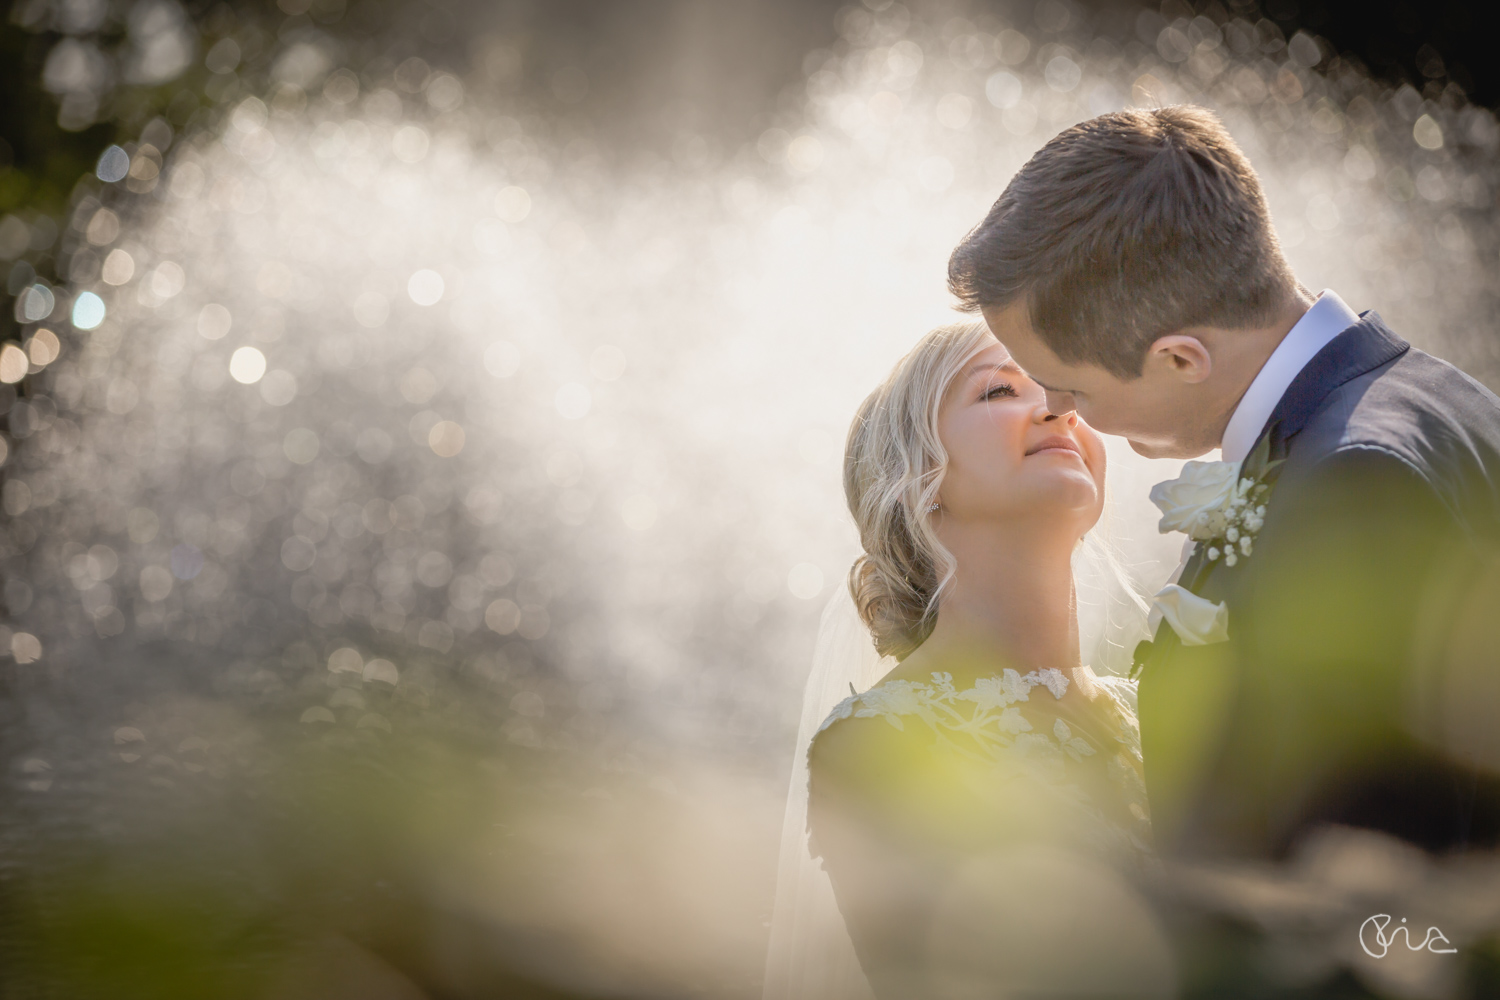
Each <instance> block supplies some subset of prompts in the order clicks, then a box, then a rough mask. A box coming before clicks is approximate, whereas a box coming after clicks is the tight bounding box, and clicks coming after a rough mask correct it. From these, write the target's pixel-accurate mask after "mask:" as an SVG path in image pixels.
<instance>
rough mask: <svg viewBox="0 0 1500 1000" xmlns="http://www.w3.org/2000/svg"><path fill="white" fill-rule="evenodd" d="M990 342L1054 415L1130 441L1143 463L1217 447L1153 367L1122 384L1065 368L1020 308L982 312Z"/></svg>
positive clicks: (1093, 369) (1104, 374) (1177, 389)
mask: <svg viewBox="0 0 1500 1000" xmlns="http://www.w3.org/2000/svg"><path fill="white" fill-rule="evenodd" d="M984 318H985V322H987V323H988V324H989V327H990V331H991V332H993V333H994V335H995V339H996V340H999V341H1000V343H1002V344H1004V345H1005V347H1006V349H1007V350H1009V351H1010V355H1011V357H1012V358H1014V359H1015V361H1016V363H1017V364H1018V365H1020V366H1021V368H1022V369H1023V370H1024V371H1025V372H1026V374H1027V375H1028V376H1030V377H1031V379H1032V381H1034V382H1036V383H1037V384H1038V385H1040V386H1041V387H1042V388H1043V389H1044V390H1045V391H1046V393H1047V407H1048V409H1050V410H1051V411H1052V412H1053V413H1058V414H1063V413H1071V412H1074V411H1077V413H1078V415H1079V416H1081V417H1082V418H1083V419H1084V420H1085V421H1087V422H1088V424H1089V425H1090V426H1092V427H1093V428H1094V429H1095V430H1098V431H1100V432H1102V433H1104V434H1115V435H1118V436H1120V437H1123V438H1125V439H1126V440H1128V441H1129V442H1130V447H1131V448H1133V449H1134V450H1135V451H1136V453H1137V454H1141V455H1145V456H1146V457H1147V458H1193V457H1196V456H1198V455H1201V454H1203V453H1204V452H1206V451H1209V450H1211V449H1213V448H1216V447H1218V441H1217V440H1212V439H1211V438H1212V433H1211V432H1209V431H1208V430H1207V428H1205V427H1204V426H1202V425H1203V421H1202V420H1201V419H1195V418H1194V413H1195V406H1196V402H1195V400H1194V399H1192V398H1191V397H1190V395H1189V393H1187V392H1185V391H1184V388H1185V387H1184V385H1183V384H1182V383H1181V382H1180V381H1178V380H1177V379H1174V378H1172V377H1171V376H1170V374H1169V373H1164V372H1163V371H1162V370H1160V369H1158V368H1157V367H1155V366H1151V365H1147V366H1146V370H1145V371H1144V372H1143V373H1142V375H1141V377H1140V378H1135V379H1122V378H1120V377H1118V376H1116V375H1114V374H1113V373H1111V372H1108V371H1105V370H1104V369H1103V368H1099V367H1097V366H1094V365H1087V364H1083V365H1078V364H1069V363H1068V362H1065V361H1063V360H1062V359H1060V358H1059V357H1058V356H1057V355H1056V354H1054V353H1053V352H1052V348H1050V347H1048V346H1047V344H1046V343H1045V342H1044V341H1043V340H1042V339H1041V338H1040V337H1038V336H1037V334H1036V331H1035V330H1033V329H1032V326H1031V320H1030V318H1029V317H1028V315H1027V311H1026V306H1025V303H1016V304H1013V305H1009V306H1006V307H1004V308H988V309H985V310H984Z"/></svg>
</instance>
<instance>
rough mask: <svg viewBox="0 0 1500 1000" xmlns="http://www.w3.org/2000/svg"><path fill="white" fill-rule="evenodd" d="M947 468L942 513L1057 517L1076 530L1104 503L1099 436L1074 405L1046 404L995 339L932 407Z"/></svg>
mask: <svg viewBox="0 0 1500 1000" xmlns="http://www.w3.org/2000/svg"><path fill="white" fill-rule="evenodd" d="M938 437H939V438H940V439H941V440H942V442H943V447H944V448H946V449H947V451H948V468H947V471H946V472H945V473H944V475H943V483H942V486H941V487H940V488H939V491H938V499H939V502H940V503H941V504H942V509H943V517H944V518H945V519H950V518H952V519H960V520H973V521H986V520H990V521H992V520H1002V519H1004V520H1008V519H1014V518H1023V519H1027V520H1035V519H1036V518H1037V517H1038V516H1041V517H1043V518H1046V519H1049V520H1050V519H1051V518H1054V517H1055V518H1058V519H1059V520H1060V522H1061V523H1063V524H1067V525H1069V526H1071V527H1072V528H1073V529H1074V530H1076V532H1077V534H1078V536H1079V537H1082V535H1083V533H1084V532H1086V531H1088V529H1089V528H1091V527H1093V525H1094V522H1095V521H1097V520H1098V519H1099V513H1100V510H1101V509H1102V508H1103V503H1104V464H1105V462H1104V443H1103V442H1102V441H1101V440H1100V439H1099V435H1098V434H1096V433H1095V432H1094V430H1093V429H1092V428H1091V427H1089V426H1088V425H1087V424H1085V423H1084V422H1083V421H1082V420H1081V419H1080V418H1079V417H1078V414H1077V413H1067V414H1065V415H1062V416H1059V415H1057V414H1054V413H1051V412H1050V411H1049V410H1048V409H1047V400H1046V393H1045V392H1044V391H1043V389H1042V387H1041V386H1039V385H1037V384H1036V383H1035V382H1033V381H1031V379H1029V378H1027V376H1026V373H1025V372H1023V371H1021V369H1020V367H1018V366H1017V365H1016V363H1015V362H1014V361H1012V360H1011V358H1010V355H1009V354H1008V353H1007V352H1006V350H1005V348H1004V347H1002V346H1001V345H1000V344H994V345H993V346H991V347H988V348H986V349H985V350H983V351H981V352H980V353H979V354H977V355H975V356H974V358H973V359H972V360H970V361H969V363H968V364H966V365H965V366H964V368H963V371H962V372H960V373H959V376H958V378H956V379H954V380H953V383H952V384H951V385H950V386H949V387H948V391H947V392H946V393H945V394H944V396H943V401H942V404H941V406H940V407H939V410H938Z"/></svg>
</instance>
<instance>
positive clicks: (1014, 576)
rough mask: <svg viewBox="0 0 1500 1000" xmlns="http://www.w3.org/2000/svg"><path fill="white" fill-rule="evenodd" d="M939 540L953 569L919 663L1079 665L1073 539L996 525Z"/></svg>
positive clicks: (1025, 667)
mask: <svg viewBox="0 0 1500 1000" xmlns="http://www.w3.org/2000/svg"><path fill="white" fill-rule="evenodd" d="M1030 527H1033V528H1034V527H1035V526H1030ZM944 535H945V537H944V543H945V544H947V545H948V547H949V551H950V552H953V553H954V554H955V555H956V556H957V557H958V569H957V571H956V573H955V575H954V579H953V582H952V583H951V584H949V587H948V590H947V591H946V592H945V593H944V595H943V599H942V603H941V606H940V607H939V609H938V620H937V624H936V625H935V626H934V627H933V630H932V634H931V635H930V636H928V638H927V641H926V642H924V643H923V644H922V647H921V649H920V650H919V652H921V653H924V654H925V655H924V657H923V659H929V658H932V659H941V658H946V657H948V656H951V655H962V654H973V653H985V654H992V655H994V656H998V657H999V658H1000V659H1002V660H1004V661H1005V662H1006V664H1007V665H1009V666H1014V667H1015V668H1017V669H1018V670H1021V671H1022V672H1025V671H1027V670H1032V669H1038V668H1046V667H1057V668H1059V669H1062V670H1068V669H1070V668H1072V667H1076V666H1078V664H1079V649H1078V603H1077V597H1076V594H1075V591H1074V588H1073V565H1072V556H1073V547H1074V545H1075V544H1076V540H1075V539H1074V538H1072V537H1071V536H1069V535H1066V534H1059V533H1051V532H1045V531H1036V530H1028V527H1027V526H1015V527H1013V528H1009V529H1008V530H1007V529H1002V528H999V527H997V526H995V525H978V526H971V527H962V526H952V530H950V531H945V532H944ZM914 655H915V654H914ZM987 658H988V657H987Z"/></svg>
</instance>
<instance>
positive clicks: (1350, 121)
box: [0, 0, 1500, 998]
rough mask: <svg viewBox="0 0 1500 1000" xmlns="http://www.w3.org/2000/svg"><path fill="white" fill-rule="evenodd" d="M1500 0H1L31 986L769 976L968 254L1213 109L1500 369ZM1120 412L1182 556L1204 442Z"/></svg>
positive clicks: (690, 991) (3, 664)
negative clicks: (1068, 130)
mask: <svg viewBox="0 0 1500 1000" xmlns="http://www.w3.org/2000/svg"><path fill="white" fill-rule="evenodd" d="M1472 17H1473V15H1472V14H1471V13H1470V12H1469V10H1468V9H1467V7H1466V6H1464V5H1458V4H1448V5H1444V4H1435V5H1433V4H1429V5H1420V6H1418V5H1406V4H1403V3H1385V4H1374V5H1369V4H1363V5H1353V4H1348V5H1340V4H1337V3H1334V4H1320V3H1308V4H1299V3H1297V2H1294V0H1273V2H1271V3H1268V4H1266V5H1264V6H1262V5H1259V4H1256V3H1253V2H1249V0H1229V2H1218V0H1210V2H1208V3H1206V4H1197V5H1193V4H1189V3H1186V2H1183V0H1166V2H1164V3H1162V4H1161V5H1159V6H1156V5H1151V6H1139V5H1136V4H1133V3H1108V2H1099V3H1078V2H1073V0H1042V2H1040V3H1034V2H1031V0H1021V2H1015V3H1009V2H985V0H965V2H960V0H912V2H910V3H898V2H894V0H864V2H862V3H850V4H841V3H832V2H823V0H781V2H773V0H763V2H757V3H728V2H707V0H701V2H690V0H628V2H627V0H622V2H609V3H606V2H583V0H573V2H547V3H539V2H508V0H507V2H490V3H478V2H474V3H462V2H449V3H440V2H419V0H352V2H346V0H281V2H280V3H279V4H271V3H250V2H241V3H232V2H231V3H215V4H210V3H188V4H184V3H179V2H178V0H16V2H15V3H13V4H12V5H11V7H10V9H9V12H8V18H9V20H8V22H7V23H6V24H5V25H4V27H3V28H0V81H3V82H0V115H3V118H0V129H3V132H0V272H3V274H4V275H5V281H6V291H5V296H4V299H3V303H0V338H3V340H4V346H3V349H0V410H3V411H4V415H3V418H0V419H3V421H4V423H3V430H4V433H3V438H0V480H3V488H0V499H3V515H0V523H3V529H0V567H3V576H4V592H3V593H4V611H5V614H4V618H3V619H0V621H3V624H0V762H3V764H4V773H3V785H0V797H3V801H0V996H4V997H7V998H9V997H32V996H62V995H66V996H93V995H96V994H97V995H103V994H105V993H108V994H109V995H111V996H116V997H118V996H142V997H146V996H152V997H158V996H162V997H165V996H179V995H180V996H195V997H203V996H216V997H217V996H246V997H270V996H277V997H280V996H290V997H296V996H309V997H311V996H323V997H341V996H350V997H353V996H361V997H383V996H391V997H414V996H433V997H437V996H444V997H467V996H539V997H540V996H683V997H687V996H704V997H719V996H724V997H751V996H757V995H759V992H760V979H761V970H762V961H763V957H764V949H765V943H766V935H767V928H768V923H769V919H770V913H771V908H772V901H773V892H774V878H775V862H776V850H777V846H778V842H779V837H780V821H781V810H782V806H783V803H784V797H785V792H786V780H787V777H786V776H787V773H788V767H789V763H790V757H791V752H792V740H793V735H794V730H795V726H796V719H797V715H798V709H799V706H800V699H801V686H802V683H803V681H804V680H805V677H806V672H807V668H808V666H809V663H810V656H811V650H812V642H813V638H814V636H815V634H816V630H817V622H818V615H819V612H820V610H821V609H822V607H823V605H824V603H825V602H826V601H827V599H828V597H829V595H830V594H831V593H832V592H833V588H835V587H837V586H840V585H841V581H842V579H843V575H844V572H845V570H846V568H847V566H848V564H849V562H850V560H851V559H852V557H853V555H854V553H855V538H854V534H853V530H852V527H851V526H850V524H849V523H848V519H847V516H846V515H845V514H844V511H843V506H842V498H841V495H840V491H839V486H838V467H839V458H840V452H841V447H842V439H843V433H844V430H845V427H846V426H847V421H848V419H849V415H850V414H851V413H852V412H853V410H854V407H855V406H856V404H857V403H858V401H859V399H860V398H862V396H863V395H864V394H865V393H866V392H867V391H868V390H869V389H870V388H871V387H872V386H873V385H874V384H875V382H876V381H877V380H878V379H879V378H880V377H881V376H882V375H883V374H884V372H885V371H886V370H888V369H889V367H890V365H891V364H892V363H893V362H894V361H895V359H896V358H897V357H899V356H900V354H901V353H903V352H904V351H905V349H906V348H907V347H908V346H909V345H910V344H911V343H912V342H913V341H914V340H915V339H916V337H917V336H919V335H920V334H921V333H922V332H923V331H924V330H926V329H928V328H929V327H931V326H933V325H936V324H938V323H942V322H946V321H948V320H950V319H951V318H952V317H953V314H952V312H951V310H950V306H949V300H948V297H947V295H946V293H945V291H944V287H943V274H944V264H945V261H946V257H947V253H948V251H949V249H951V247H952V246H953V245H954V244H955V243H956V242H957V241H958V239H959V238H961V237H962V235H963V234H964V232H965V231H966V230H967V229H968V228H969V226H971V225H972V224H974V223H975V222H976V221H977V220H978V219H979V218H981V217H982V215H983V212H984V210H985V209H986V208H987V207H988V205H989V204H990V202H991V201H992V200H993V199H994V198H995V197H996V196H997V195H998V194H999V192H1000V190H1001V189H1002V188H1003V187H1004V185H1005V183H1006V181H1007V179H1008V178H1009V176H1010V175H1011V174H1012V173H1013V172H1014V171H1015V169H1016V168H1017V167H1019V166H1020V164H1021V163H1023V162H1024V161H1025V159H1026V158H1027V157H1028V156H1029V155H1030V154H1031V153H1032V152H1033V151H1034V150H1035V149H1036V148H1037V147H1039V146H1040V145H1041V144H1042V143H1043V142H1044V141H1046V139H1047V138H1049V137H1050V136H1051V135H1053V134H1054V133H1055V132H1057V131H1058V130H1060V129H1062V128H1064V127H1066V126H1068V125H1070V124H1072V123H1074V122H1076V121H1079V120H1081V119H1083V118H1086V117H1089V116H1090V115H1093V114H1097V113H1100V112H1103V111H1107V110H1112V109H1116V108H1120V107H1125V106H1131V105H1152V104H1158V103H1170V102H1176V101H1184V100H1189V101H1196V102H1200V103H1204V104H1207V105H1208V106H1210V107H1213V108H1214V109H1216V110H1217V111H1218V112H1219V113H1220V114H1221V115H1223V116H1224V118H1225V120H1226V122H1227V123H1228V125H1229V127H1230V129H1231V131H1232V132H1233V133H1234V134H1235V136H1236V137H1237V138H1238V139H1239V141H1240V142H1241V143H1242V144H1243V146H1244V147H1245V149H1246V150H1247V152H1248V153H1249V155H1250V157H1251V159H1252V160H1253V161H1254V162H1255V163H1256V165H1257V167H1258V168H1259V169H1260V170H1261V172H1262V176H1263V179H1264V181H1265V184H1266V188H1267V191H1268V195H1269V198H1270V201H1271V205H1272V209H1273V213H1274V215H1275V219H1276V222H1277V225H1278V227H1279V229H1280V232H1281V234H1282V237H1283V241H1284V243H1285V244H1286V246H1287V247H1288V248H1289V254H1290V256H1291V258H1292V260H1293V263H1294V265H1295V267H1296V268H1297V271H1298V273H1299V275H1300V276H1301V277H1302V280H1303V281H1304V283H1306V284H1307V285H1308V286H1309V287H1310V288H1312V289H1313V290H1314V291H1317V290H1319V289H1321V288H1324V287H1332V288H1335V289H1336V290H1338V291H1339V293H1340V294H1341V295H1342V296H1343V297H1344V298H1345V299H1346V300H1347V301H1349V302H1350V303H1351V304H1352V305H1353V306H1354V307H1355V308H1356V309H1360V310H1363V309H1366V308H1375V309H1377V310H1379V311H1380V312H1381V314H1382V315H1383V316H1385V317H1386V319H1387V320H1388V321H1390V322H1391V324H1392V325H1393V326H1394V328H1395V329H1397V330H1398V331H1400V332H1401V333H1402V334H1403V335H1405V336H1407V337H1408V338H1409V339H1411V340H1412V341H1413V342H1414V343H1416V344H1418V345H1419V346H1422V347H1424V348H1427V349H1428V350H1431V351H1433V352H1435V353H1437V354H1439V355H1441V356H1443V357H1446V358H1449V359H1450V360H1453V361H1455V362H1456V363H1458V364H1460V365H1461V366H1463V367H1465V368H1466V369H1467V370H1468V371H1470V372H1472V373H1473V374H1475V375H1476V376H1477V377H1479V378H1480V379H1482V380H1484V381H1486V382H1487V383H1488V384H1489V385H1491V386H1492V387H1494V386H1497V385H1500V349H1497V341H1496V338H1495V335H1494V321H1495V311H1496V305H1495V303H1496V294H1497V290H1500V289H1497V281H1496V265H1497V264H1500V260H1497V253H1500V240H1497V232H1496V222H1497V212H1496V190H1497V187H1496V186H1497V184H1500V176H1497V168H1496V164H1497V160H1496V151H1497V148H1500V128H1497V125H1496V121H1495V117H1494V114H1493V113H1492V111H1491V106H1492V105H1493V103H1494V102H1495V101H1496V100H1497V92H1496V80H1495V77H1494V74H1493V71H1492V70H1491V69H1490V67H1491V66H1492V64H1493V58H1492V53H1491V51H1490V50H1489V49H1488V48H1487V47H1486V45H1487V43H1486V42H1485V41H1484V37H1483V35H1482V33H1481V32H1479V31H1477V30H1476V23H1475V22H1474V21H1473V20H1472ZM1111 458H1112V463H1113V464H1112V470H1111V489H1112V493H1113V502H1112V509H1111V512H1110V517H1109V519H1108V523H1107V525H1106V526H1105V528H1104V529H1103V531H1104V533H1105V536H1106V538H1107V540H1108V542H1109V543H1110V545H1112V546H1113V547H1114V548H1115V549H1116V550H1117V552H1118V553H1119V554H1120V561H1121V563H1122V564H1123V565H1124V566H1125V568H1126V571H1127V573H1128V574H1129V575H1130V577H1131V578H1132V580H1133V581H1134V583H1135V585H1136V586H1137V587H1138V588H1139V589H1141V590H1143V591H1144V592H1147V593H1149V592H1151V591H1153V590H1154V589H1156V587H1157V586H1159V585H1160V583H1161V581H1162V579H1163V578H1164V577H1165V575H1166V573H1167V572H1168V570H1169V568H1170V565H1171V564H1172V563H1173V562H1175V555H1176V551H1177V549H1178V547H1179V546H1180V540H1173V539H1166V538H1161V537H1159V536H1157V535H1156V533H1155V530H1154V523H1155V518H1154V509H1153V508H1151V507H1150V505H1149V504H1148V503H1147V502H1146V501H1145V492H1146V489H1147V487H1148V486H1149V484H1150V483H1152V482H1155V481H1157V480H1159V479H1162V478H1166V477H1168V476H1170V475H1173V474H1175V471H1176V468H1175V466H1174V465H1173V464H1172V463H1152V462H1146V461H1145V460H1141V459H1138V458H1136V457H1135V456H1133V455H1132V454H1131V453H1130V452H1129V451H1128V449H1123V448H1116V447H1113V446H1112V447H1111ZM1081 572H1082V573H1083V578H1082V580H1081V586H1082V595H1083V604H1084V608H1083V614H1084V619H1085V622H1084V624H1085V633H1086V636H1085V643H1086V647H1087V650H1086V652H1087V656H1088V658H1089V659H1090V660H1091V661H1092V662H1094V663H1095V665H1096V668H1097V669H1100V670H1116V671H1118V670H1121V669H1122V668H1123V667H1124V661H1125V660H1126V659H1127V658H1128V653H1127V651H1128V650H1129V648H1130V647H1131V646H1132V645H1133V643H1134V641H1135V639H1136V638H1139V637H1140V635H1141V634H1143V625H1142V623H1141V622H1140V620H1139V614H1138V612H1136V611H1135V610H1133V608H1132V606H1131V605H1130V603H1129V602H1128V601H1125V600H1123V599H1121V596H1120V595H1119V594H1118V593H1114V592H1112V591H1111V589H1110V587H1109V586H1108V585H1107V583H1106V581H1105V580H1104V579H1103V578H1101V577H1098V576H1097V574H1094V573H1093V572H1092V571H1091V570H1090V568H1089V567H1087V566H1084V567H1081ZM1334 964H1335V965H1336V964H1337V963H1336V962H1335V963H1334ZM1367 985H1368V984H1367ZM1376 986H1377V987H1379V988H1384V986H1381V985H1380V984H1379V983H1377V984H1376ZM1370 988H1376V987H1370ZM1403 988H1404V987H1403ZM1392 989H1395V987H1392Z"/></svg>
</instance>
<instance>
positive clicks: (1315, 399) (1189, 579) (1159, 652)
mask: <svg viewBox="0 0 1500 1000" xmlns="http://www.w3.org/2000/svg"><path fill="white" fill-rule="evenodd" d="M1410 348H1411V345H1410V344H1408V343H1407V342H1406V341H1404V340H1402V339H1401V338H1400V337H1398V336H1396V334H1394V333H1393V332H1391V329H1390V327H1388V326H1386V325H1385V321H1384V320H1382V319H1381V318H1380V315H1379V314H1378V313H1376V312H1375V311H1373V310H1370V311H1368V312H1366V313H1364V315H1363V316H1361V317H1360V321H1359V322H1358V323H1356V324H1354V325H1353V326H1351V327H1349V328H1348V329H1347V330H1345V331H1344V332H1343V333H1340V334H1339V335H1338V336H1337V337H1334V338H1333V339H1332V340H1331V341H1329V342H1328V343H1327V344H1325V345H1324V346H1323V349H1322V350H1321V351H1319V352H1318V353H1317V354H1315V355H1313V358H1312V360H1311V361H1309V362H1308V363H1307V364H1306V365H1305V366H1303V368H1302V370H1301V371H1300V372H1298V373H1297V377H1296V378H1294V379H1292V383H1291V385H1289V386H1287V390H1286V392H1284V393H1282V396H1281V399H1280V400H1279V401H1278V402H1277V404H1276V408H1275V409H1274V410H1272V411H1271V416H1270V417H1269V418H1268V419H1267V420H1266V424H1265V426H1264V427H1263V428H1261V432H1260V434H1259V435H1258V436H1257V437H1256V439H1255V446H1259V445H1260V442H1261V439H1262V438H1264V437H1266V436H1267V435H1270V437H1271V446H1270V451H1271V458H1272V459H1273V460H1275V459H1281V458H1285V457H1286V455H1287V452H1288V451H1289V450H1290V446H1291V445H1290V442H1291V440H1292V438H1294V437H1296V435H1297V434H1298V433H1299V432H1300V431H1301V430H1302V428H1304V427H1305V426H1307V422H1308V420H1310V419H1311V418H1312V416H1313V414H1315V413H1317V412H1318V408H1319V407H1320V406H1322V405H1323V401H1324V400H1325V399H1327V398H1328V396H1329V395H1330V394H1331V393H1332V392H1333V391H1334V390H1335V389H1337V388H1339V387H1340V386H1342V385H1344V384H1345V383H1347V382H1350V381H1352V380H1353V379H1356V378H1359V376H1361V375H1364V374H1366V373H1367V372H1371V371H1374V370H1375V369H1376V368H1379V367H1380V366H1381V365H1384V364H1386V363H1388V362H1390V361H1394V360H1395V359H1396V358H1398V357H1400V356H1401V355H1402V354H1405V353H1406V352H1407V351H1408V350H1409V349H1410ZM1250 450H1251V453H1254V451H1255V447H1252V448H1251V449H1250ZM1276 471H1279V470H1273V471H1272V473H1271V476H1270V477H1268V478H1269V479H1270V481H1273V482H1274V479H1275V474H1276ZM1273 497H1274V493H1273ZM1215 565H1216V564H1215V563H1212V562H1210V561H1209V560H1208V556H1207V552H1206V549H1205V547H1204V546H1203V545H1198V546H1197V547H1196V548H1195V549H1194V551H1193V555H1192V557H1191V558H1189V559H1188V561H1187V564H1186V565H1185V566H1184V567H1183V570H1182V573H1181V575H1180V576H1179V577H1178V579H1179V581H1180V582H1181V584H1182V586H1183V587H1185V588H1186V589H1187V590H1190V591H1192V592H1193V593H1194V594H1199V595H1200V596H1203V595H1202V590H1203V586H1204V584H1205V583H1206V582H1207V581H1208V577H1209V575H1210V574H1211V573H1212V572H1213V570H1214V568H1215ZM1181 645H1182V643H1181V640H1180V639H1179V638H1178V637H1177V633H1176V632H1174V631H1172V627H1171V626H1170V625H1168V624H1167V622H1166V620H1165V619H1163V620H1162V621H1161V622H1160V623H1159V624H1158V625H1157V627H1156V634H1155V635H1154V636H1153V637H1152V638H1151V639H1149V640H1145V641H1142V642H1141V643H1139V644H1138V645H1137V646H1136V648H1135V656H1134V657H1133V663H1132V666H1131V671H1130V676H1131V677H1139V676H1140V675H1141V673H1143V672H1144V671H1145V670H1147V669H1149V668H1150V667H1151V665H1152V664H1154V663H1159V662H1161V661H1163V660H1164V659H1166V658H1167V657H1168V656H1171V655H1172V654H1173V653H1174V652H1176V650H1177V648H1178V647H1179V646H1181Z"/></svg>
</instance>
